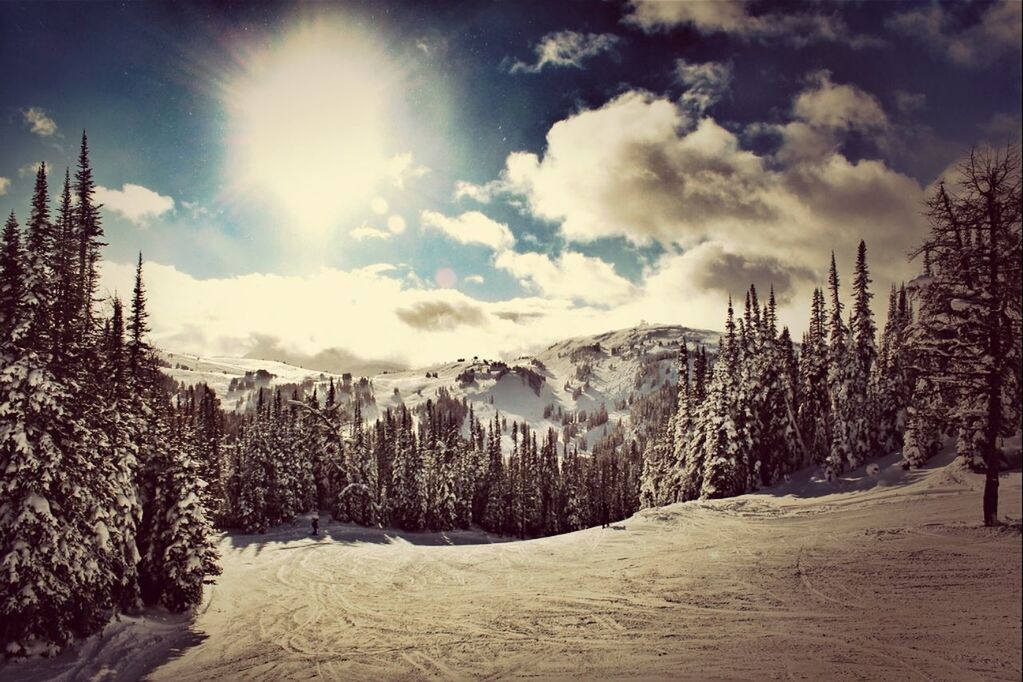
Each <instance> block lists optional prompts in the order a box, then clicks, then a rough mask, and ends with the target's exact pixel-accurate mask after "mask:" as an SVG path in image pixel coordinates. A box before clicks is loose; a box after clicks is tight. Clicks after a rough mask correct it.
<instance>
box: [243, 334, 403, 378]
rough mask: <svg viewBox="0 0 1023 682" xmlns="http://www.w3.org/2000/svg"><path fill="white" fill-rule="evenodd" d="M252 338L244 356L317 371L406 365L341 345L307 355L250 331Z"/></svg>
mask: <svg viewBox="0 0 1023 682" xmlns="http://www.w3.org/2000/svg"><path fill="white" fill-rule="evenodd" d="M252 338H253V346H252V347H251V348H250V349H249V351H248V352H247V353H246V354H245V357H246V358H253V359H259V360H275V361H277V362H283V363H286V364H289V365H294V366H296V367H303V368H305V369H311V370H315V371H318V372H331V373H334V374H341V373H342V372H351V373H352V374H354V375H355V376H373V375H374V374H380V373H381V372H385V371H387V372H397V371H401V370H403V369H407V368H408V365H406V364H404V363H401V362H395V361H393V360H386V359H373V358H363V357H360V356H358V355H356V354H355V353H352V352H351V351H348V350H345V349H344V348H327V349H325V350H321V351H319V352H317V353H315V354H312V355H310V354H307V353H299V352H297V351H293V350H288V349H287V348H285V347H284V346H283V345H281V341H280V339H278V338H276V337H273V336H269V335H265V334H253V335H252Z"/></svg>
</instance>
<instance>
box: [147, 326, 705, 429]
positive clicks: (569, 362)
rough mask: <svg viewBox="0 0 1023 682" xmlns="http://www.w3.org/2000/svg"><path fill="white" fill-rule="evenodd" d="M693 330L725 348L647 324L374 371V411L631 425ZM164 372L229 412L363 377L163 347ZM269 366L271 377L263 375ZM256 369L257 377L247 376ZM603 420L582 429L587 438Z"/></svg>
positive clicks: (671, 375) (669, 376)
mask: <svg viewBox="0 0 1023 682" xmlns="http://www.w3.org/2000/svg"><path fill="white" fill-rule="evenodd" d="M683 337H685V338H686V339H687V340H688V341H689V344H690V348H695V347H696V346H697V345H698V344H704V345H705V346H706V348H707V351H708V352H709V353H714V352H716V350H717V339H718V334H717V333H716V332H711V331H704V330H693V329H687V328H684V327H680V326H677V325H644V326H640V327H634V328H630V329H622V330H618V331H612V332H605V333H603V334H597V335H593V336H583V337H576V338H570V339H566V340H564V341H560V342H558V343H555V344H553V345H552V346H550V347H548V348H547V349H546V350H544V351H542V352H540V353H537V354H535V355H532V356H522V357H519V358H514V359H508V358H506V359H497V358H481V357H475V358H452V359H451V361H450V362H446V363H441V364H437V365H431V366H428V367H422V368H418V369H414V370H406V371H398V372H386V373H383V374H378V375H376V376H373V377H369V385H368V390H369V391H371V393H372V395H373V397H374V403H372V404H370V405H368V406H367V407H366V408H365V415H366V417H367V418H368V419H373V418H375V417H376V416H377V415H379V414H380V412H381V411H383V410H385V409H386V408H388V407H395V406H397V405H399V404H401V403H404V404H405V405H407V406H409V407H414V406H416V405H418V404H419V403H422V402H425V401H426V400H428V399H431V398H432V399H436V398H437V396H438V394H439V392H441V391H447V393H448V394H449V395H450V396H451V397H453V398H456V399H459V400H460V399H462V398H465V399H466V400H467V401H468V402H469V404H470V405H471V406H472V407H473V409H474V410H475V412H476V414H477V416H479V417H481V418H482V419H484V420H486V419H490V418H492V417H493V415H494V414H495V412H500V413H501V414H502V415H503V416H505V417H507V419H508V421H509V422H511V421H519V422H528V423H529V424H530V425H531V427H533V428H534V429H536V430H538V431H539V432H541V433H542V432H543V431H545V430H546V429H547V428H548V427H551V428H555V429H561V428H562V426H563V419H562V418H561V416H563V415H565V414H566V413H568V414H572V415H576V416H581V417H582V418H581V419H580V422H582V423H583V426H584V427H585V426H587V425H589V424H590V423H593V422H595V421H603V420H602V419H601V420H589V419H587V417H588V416H589V415H593V414H596V413H597V412H600V411H601V410H602V409H603V410H606V412H607V416H608V419H607V421H608V422H610V423H611V424H614V423H615V422H616V421H617V420H619V419H620V420H622V421H623V423H627V422H628V419H629V405H630V404H631V403H632V401H634V400H635V399H636V398H638V397H640V396H642V395H646V394H648V393H650V392H651V391H654V390H656V389H657V388H659V387H660V386H662V385H663V384H664V383H665V381H667V382H669V383H674V382H676V381H677V373H676V369H675V357H676V354H677V351H678V345H679V343H680V342H681V340H682V338H683ZM161 358H162V360H163V362H164V364H165V365H168V366H166V367H164V372H165V373H166V374H167V375H168V376H170V377H171V378H173V379H175V380H176V381H179V382H181V383H183V384H186V385H192V384H198V383H203V382H205V383H206V384H208V385H209V386H210V388H212V389H213V390H214V391H216V392H217V395H218V396H219V397H220V399H221V401H222V404H223V406H224V408H225V409H229V410H230V409H241V410H244V409H248V408H249V407H251V405H252V404H253V401H254V399H255V394H256V392H257V391H258V389H259V387H263V388H274V387H278V386H286V387H288V390H290V389H291V388H292V387H294V386H296V385H297V386H299V387H301V389H302V390H304V391H305V392H306V394H307V395H308V394H311V393H312V391H313V389H314V388H315V389H316V391H317V393H318V395H319V396H320V398H321V399H322V398H323V396H324V395H325V394H326V390H327V385H328V382H329V381H330V380H331V379H333V380H334V381H335V382H336V383H338V384H339V385H342V383H343V382H345V381H349V382H351V383H353V384H354V383H358V381H359V377H347V378H345V377H344V375H342V374H328V373H325V372H319V371H316V370H310V369H305V368H302V367H296V366H293V365H287V364H284V363H281V362H274V361H266V360H254V359H247V358H226V357H213V358H201V357H198V356H195V355H186V354H180V353H173V352H162V353H161ZM260 370H262V371H263V372H266V373H268V375H269V376H268V375H267V374H260V375H258V376H257V374H256V373H257V372H259V371H260ZM247 376H248V379H247ZM603 430H604V424H603V423H601V424H598V425H596V426H593V427H592V428H589V429H588V430H587V429H585V428H584V429H583V430H582V431H581V432H580V435H582V436H583V437H584V438H586V439H587V441H588V442H590V443H592V441H593V439H595V438H597V437H599V436H600V435H601V433H602V432H603Z"/></svg>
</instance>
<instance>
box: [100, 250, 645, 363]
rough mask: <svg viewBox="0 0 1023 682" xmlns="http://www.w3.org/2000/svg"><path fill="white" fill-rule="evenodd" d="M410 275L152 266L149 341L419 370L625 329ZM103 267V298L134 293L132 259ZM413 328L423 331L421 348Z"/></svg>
mask: <svg viewBox="0 0 1023 682" xmlns="http://www.w3.org/2000/svg"><path fill="white" fill-rule="evenodd" d="M405 270H406V269H405V268H402V267H399V266H395V265H391V264H383V263H381V264H376V265H374V266H370V267H367V268H362V269H359V270H353V271H344V270H337V269H332V268H323V269H321V270H319V271H317V272H313V273H311V274H308V275H304V276H282V275H271V274H259V273H253V274H247V275H241V276H238V277H230V278H219V279H198V278H195V277H192V276H191V275H189V274H187V273H184V272H181V271H180V270H178V269H176V268H175V267H173V266H170V265H162V264H159V263H152V262H148V263H146V264H145V265H144V277H145V282H146V291H147V293H148V296H149V300H148V308H149V311H150V313H151V317H150V322H151V325H152V332H151V334H150V338H151V340H152V341H153V342H154V343H155V344H156V345H158V346H159V347H161V348H167V349H171V350H178V351H182V352H192V353H198V354H204V355H230V356H242V355H244V354H245V353H247V352H248V351H250V350H251V349H253V348H256V347H259V346H260V344H261V342H263V345H265V340H266V339H268V338H269V339H276V340H280V343H281V345H282V346H284V347H285V350H287V351H292V352H294V353H298V354H303V355H315V354H316V353H319V352H321V351H323V350H326V349H331V348H338V347H340V348H344V349H345V350H347V351H349V352H351V353H353V354H355V355H357V356H360V357H362V358H370V359H377V360H381V359H383V360H395V361H404V362H408V363H411V364H413V365H418V366H422V365H424V364H426V363H430V362H438V361H441V360H449V359H451V358H454V357H462V356H465V357H471V356H472V355H477V354H479V355H486V356H489V357H502V356H504V357H515V356H517V355H519V354H521V353H523V352H527V351H530V350H535V348H536V347H537V345H538V344H543V345H546V344H549V343H550V342H552V341H554V340H555V339H558V338H561V337H563V336H564V334H565V329H566V328H570V329H572V330H573V332H578V333H596V332H597V331H601V330H604V329H606V328H607V325H609V324H617V323H618V320H611V321H609V319H608V314H607V311H605V310H602V309H596V308H589V307H585V306H583V307H580V306H573V305H572V304H570V303H569V302H567V301H563V300H554V299H549V298H519V299H512V300H508V301H500V302H486V301H479V300H476V299H474V298H472V297H469V296H467V295H465V294H463V293H461V292H459V291H458V290H456V289H443V290H439V289H428V288H425V287H426V285H425V284H423V283H422V282H419V281H417V280H416V278H412V279H410V278H408V277H404V276H402V275H403V273H404V272H405ZM100 271H101V278H102V287H103V290H104V291H105V292H113V291H119V292H120V293H121V294H122V295H125V294H127V293H130V292H131V288H132V285H133V281H134V264H133V263H113V262H110V261H104V262H102V263H101V266H100ZM338 292H343V295H340V296H339V295H338ZM327 311H329V314H326V312H327ZM352 320H358V321H359V324H358V325H357V326H355V327H353V326H352ZM634 321H635V320H631V321H630V322H629V324H632V323H633V322H634ZM410 327H412V328H414V329H416V330H417V333H416V334H415V343H409V339H410V338H411V337H410Z"/></svg>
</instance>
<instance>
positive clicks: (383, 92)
mask: <svg viewBox="0 0 1023 682" xmlns="http://www.w3.org/2000/svg"><path fill="white" fill-rule="evenodd" d="M244 62H245V63H244V64H243V70H242V73H241V74H240V75H239V76H238V77H237V78H235V79H234V80H233V81H232V82H231V83H230V84H229V85H228V87H226V88H225V90H224V100H225V105H226V108H227V110H228V113H229V117H230V140H229V148H230V152H229V153H230V157H231V163H230V164H229V169H228V172H229V173H230V177H231V179H232V184H233V185H234V189H236V190H237V191H239V192H240V193H243V194H245V195H246V196H251V195H254V194H263V195H269V196H271V197H272V198H273V199H275V200H276V201H277V202H279V205H280V206H281V207H283V208H284V209H285V210H286V211H287V213H288V214H289V215H290V216H291V217H292V220H293V221H294V222H295V224H294V225H292V226H291V227H292V228H294V229H297V230H299V232H300V233H301V232H306V233H308V234H311V235H322V234H323V233H325V232H326V231H327V230H329V229H330V228H331V227H333V226H334V225H335V224H336V223H337V221H338V220H339V219H341V218H343V217H344V216H345V215H346V214H347V213H349V212H350V211H352V210H353V209H357V208H364V207H365V206H366V205H367V203H368V202H369V201H370V199H371V198H372V197H373V196H374V189H375V188H376V187H377V185H378V184H379V183H380V182H381V181H382V180H383V179H384V178H385V176H386V175H387V174H388V159H389V156H388V153H387V148H386V147H387V145H386V131H385V129H384V126H385V122H386V119H387V114H388V111H387V109H388V106H387V105H388V102H387V97H388V92H387V91H388V87H389V86H390V85H392V84H393V82H394V78H393V69H392V68H391V67H390V65H389V64H388V60H387V57H386V55H385V54H384V52H383V50H381V49H379V48H378V47H377V46H376V45H375V44H374V43H373V42H372V41H371V40H369V39H368V38H367V37H365V36H363V35H361V34H359V33H358V32H357V31H356V30H354V29H351V28H348V27H345V26H343V25H341V24H340V23H338V22H327V21H322V20H321V21H317V22H308V23H307V24H305V25H302V26H301V27H299V28H297V29H295V30H294V31H293V32H292V33H290V34H287V35H286V36H285V37H284V39H283V40H282V41H280V42H279V43H278V44H276V45H273V46H271V47H270V48H268V49H266V50H264V51H261V52H258V53H255V54H252V55H251V56H249V57H248V58H246V59H245V60H244Z"/></svg>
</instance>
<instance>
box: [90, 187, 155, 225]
mask: <svg viewBox="0 0 1023 682" xmlns="http://www.w3.org/2000/svg"><path fill="white" fill-rule="evenodd" d="M96 201H98V202H99V203H101V204H103V206H104V207H105V208H107V209H109V210H111V211H114V212H115V213H119V214H120V215H122V216H124V217H125V218H126V219H128V220H130V221H131V222H133V223H135V224H137V225H145V224H146V223H147V222H148V221H149V220H151V219H152V218H156V217H159V216H161V215H163V214H164V213H167V212H168V211H171V210H173V209H174V199H172V198H171V197H165V196H163V195H162V194H159V193H157V192H154V191H153V190H151V189H148V188H146V187H143V186H142V185H133V184H131V183H125V185H124V186H123V187H122V188H121V189H108V188H106V187H100V186H97V187H96Z"/></svg>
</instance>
